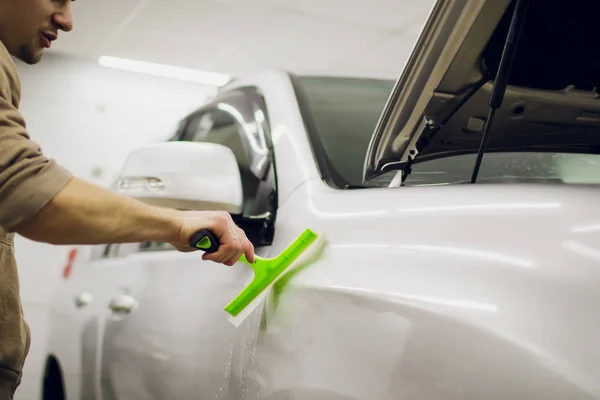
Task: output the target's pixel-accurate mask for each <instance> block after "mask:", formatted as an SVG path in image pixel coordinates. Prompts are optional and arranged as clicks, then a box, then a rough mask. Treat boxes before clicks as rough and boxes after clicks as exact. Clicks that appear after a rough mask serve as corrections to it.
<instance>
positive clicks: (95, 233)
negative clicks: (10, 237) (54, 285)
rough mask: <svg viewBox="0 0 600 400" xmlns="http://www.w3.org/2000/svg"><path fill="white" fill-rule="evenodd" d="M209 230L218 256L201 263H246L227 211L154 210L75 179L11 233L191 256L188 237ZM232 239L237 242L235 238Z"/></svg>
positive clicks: (247, 246)
mask: <svg viewBox="0 0 600 400" xmlns="http://www.w3.org/2000/svg"><path fill="white" fill-rule="evenodd" d="M199 229H209V230H211V231H213V232H214V233H215V235H216V236H217V237H218V238H219V240H220V242H221V247H220V248H219V251H218V252H217V253H214V254H206V255H204V257H203V258H204V259H207V260H211V261H216V262H221V263H225V264H227V265H233V264H234V263H235V262H237V260H238V259H239V257H240V256H241V254H242V253H246V257H247V258H248V260H249V261H251V262H252V261H253V259H254V249H253V246H252V244H251V243H250V241H249V240H248V239H247V238H246V235H245V234H244V232H243V231H242V230H241V229H239V228H238V227H236V226H235V224H234V223H233V220H232V219H231V216H230V215H229V214H228V213H226V212H182V211H177V210H171V209H165V208H160V207H153V206H149V205H146V204H144V203H142V202H139V201H137V200H135V199H132V198H129V197H126V196H122V195H119V194H117V193H114V192H112V191H109V190H105V189H103V188H100V187H98V186H96V185H94V184H91V183H88V182H85V181H83V180H81V179H78V178H72V179H71V180H70V181H69V182H68V183H67V185H66V186H65V187H64V188H63V189H62V190H61V191H60V192H59V193H58V194H57V195H56V196H55V197H54V198H52V200H50V202H49V203H48V204H47V205H46V206H45V207H44V208H42V210H41V211H40V212H39V213H37V214H36V215H35V216H33V217H32V218H30V219H28V220H26V221H24V222H23V223H21V224H19V225H17V226H16V227H15V228H14V231H15V232H17V233H19V234H20V235H22V236H24V237H26V238H28V239H31V240H34V241H39V242H46V243H51V244H99V243H135V242H144V241H157V242H170V243H173V244H174V245H175V246H176V247H177V248H178V249H179V250H181V251H192V250H193V249H192V248H191V247H190V246H189V244H188V242H189V238H190V237H191V236H192V235H193V234H194V233H195V232H196V231H197V230H199ZM236 237H237V238H236Z"/></svg>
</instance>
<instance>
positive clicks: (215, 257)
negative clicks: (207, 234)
mask: <svg viewBox="0 0 600 400" xmlns="http://www.w3.org/2000/svg"><path fill="white" fill-rule="evenodd" d="M181 217H182V223H181V229H180V231H179V235H178V237H177V241H176V242H171V244H172V245H173V246H175V248H176V249H177V250H179V251H182V252H190V251H196V249H194V248H193V247H191V246H190V244H189V240H190V238H191V237H192V235H193V234H194V233H196V232H197V231H198V230H200V229H208V230H210V231H211V232H213V233H214V234H215V235H216V236H217V238H218V239H219V242H220V244H221V245H220V246H219V249H218V250H217V251H216V252H214V253H205V254H203V255H202V259H203V260H209V261H214V262H217V263H221V264H225V265H227V266H230V267H231V266H232V265H233V264H235V263H236V262H237V261H238V260H239V258H240V257H241V256H242V254H246V259H247V260H248V261H249V262H251V263H253V262H254V246H253V245H252V243H250V240H248V238H247V237H246V234H245V233H244V231H243V230H242V229H240V228H239V227H237V226H236V225H235V223H234V222H233V220H232V219H231V216H230V215H229V213H227V212H221V211H186V212H181Z"/></svg>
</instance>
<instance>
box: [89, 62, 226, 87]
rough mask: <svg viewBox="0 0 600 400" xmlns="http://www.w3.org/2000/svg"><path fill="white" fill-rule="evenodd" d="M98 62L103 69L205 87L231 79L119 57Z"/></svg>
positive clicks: (217, 84)
mask: <svg viewBox="0 0 600 400" xmlns="http://www.w3.org/2000/svg"><path fill="white" fill-rule="evenodd" d="M98 62H99V63H100V65H102V66H103V67H107V68H115V69H120V70H123V71H129V72H137V73H140V74H146V75H154V76H160V77H163V78H170V79H178V80H181V81H186V82H195V83H201V84H204V85H212V86H223V85H225V84H226V83H227V82H228V81H229V79H230V76H229V75H225V74H218V73H215V72H207V71H200V70H195V69H189V68H182V67H175V66H172V65H165V64H155V63H150V62H146V61H137V60H129V59H126V58H119V57H111V56H101V57H100V58H99V59H98Z"/></svg>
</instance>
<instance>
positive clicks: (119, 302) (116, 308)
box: [108, 294, 138, 314]
mask: <svg viewBox="0 0 600 400" xmlns="http://www.w3.org/2000/svg"><path fill="white" fill-rule="evenodd" d="M137 305H138V302H137V301H136V300H135V299H134V298H133V297H132V296H130V295H128V294H120V295H118V296H115V297H113V298H112V299H111V300H110V302H109V303H108V308H110V310H111V311H112V312H113V313H126V314H129V313H130V312H131V311H133V310H134V309H135V308H136V307H137Z"/></svg>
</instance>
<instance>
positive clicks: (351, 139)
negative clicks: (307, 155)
mask: <svg viewBox="0 0 600 400" xmlns="http://www.w3.org/2000/svg"><path fill="white" fill-rule="evenodd" d="M298 82H299V83H300V87H299V88H298V89H299V90H300V91H302V92H303V94H304V96H301V98H304V102H302V101H301V104H300V106H301V107H303V108H304V110H305V112H304V113H303V116H304V118H305V120H306V121H305V122H306V124H307V126H308V127H309V130H311V131H312V132H309V133H310V134H311V139H312V140H313V148H315V151H316V152H318V151H321V152H322V153H323V154H319V155H318V157H317V159H319V163H320V164H321V165H319V167H320V168H321V170H322V171H329V173H330V175H331V177H328V178H329V179H331V180H333V181H334V182H335V186H338V187H342V188H343V187H346V186H360V185H362V177H363V165H364V161H365V156H366V153H367V149H368V147H369V142H370V140H371V135H372V134H373V132H374V131H375V126H376V125H377V121H378V120H379V116H380V115H381V112H382V111H383V108H384V106H385V104H386V102H387V100H388V97H389V95H390V93H391V91H392V89H393V87H394V84H395V81H394V80H383V79H366V78H342V77H298ZM314 141H318V142H319V143H314ZM315 144H316V145H315ZM319 156H320V157H319ZM324 163H326V164H327V165H322V164H324Z"/></svg>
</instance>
